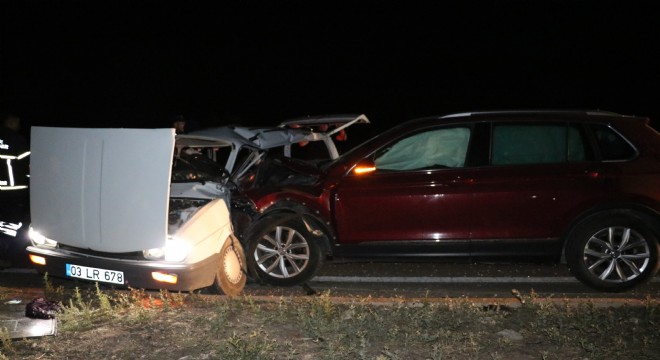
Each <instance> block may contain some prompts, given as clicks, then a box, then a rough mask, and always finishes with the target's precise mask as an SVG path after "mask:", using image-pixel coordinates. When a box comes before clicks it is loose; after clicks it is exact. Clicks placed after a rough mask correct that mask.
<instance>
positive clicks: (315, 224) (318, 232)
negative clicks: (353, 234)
mask: <svg viewBox="0 0 660 360" xmlns="http://www.w3.org/2000/svg"><path fill="white" fill-rule="evenodd" d="M318 213H319V212H318V211H316V212H315V211H313V210H312V209H310V208H309V207H308V206H306V205H304V204H300V203H298V202H294V201H282V202H278V203H275V204H273V205H272V206H270V207H268V209H266V210H265V211H263V212H262V213H259V214H258V215H257V216H255V217H254V218H253V219H252V222H251V224H250V226H249V228H248V229H247V230H246V231H245V233H246V236H245V238H246V239H248V238H250V236H251V235H252V234H253V233H254V232H255V231H259V230H260V228H261V226H262V225H263V224H264V221H267V219H272V218H274V217H278V216H284V218H283V220H284V219H293V218H300V219H302V221H303V223H304V224H305V226H306V227H307V230H308V231H309V232H310V233H311V234H313V235H315V237H316V238H317V239H318V240H319V242H320V244H321V247H322V249H323V252H324V253H325V254H326V257H330V256H332V244H333V243H334V238H335V234H334V232H333V231H332V229H331V227H330V226H328V224H326V222H324V220H323V219H322V218H321V217H320V216H319V215H318Z"/></svg>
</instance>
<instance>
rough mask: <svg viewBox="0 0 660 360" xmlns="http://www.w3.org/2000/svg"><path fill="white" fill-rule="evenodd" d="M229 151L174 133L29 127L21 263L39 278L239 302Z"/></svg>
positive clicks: (241, 268) (242, 277)
mask: <svg viewBox="0 0 660 360" xmlns="http://www.w3.org/2000/svg"><path fill="white" fill-rule="evenodd" d="M228 144H229V145H230V143H228V142H226V141H222V140H218V141H209V140H208V139H195V138H194V137H187V138H186V139H185V140H183V139H182V141H181V142H175V134H174V130H173V129H83V128H49V127H33V128H32V158H31V187H30V191H31V193H30V202H31V203H30V205H31V206H30V207H31V222H32V223H31V228H30V238H31V242H32V245H31V246H29V247H28V248H27V253H28V255H29V258H30V260H31V262H32V264H33V265H34V267H35V268H36V269H37V270H38V271H39V272H40V273H48V275H49V276H56V277H65V278H70V279H81V280H86V281H94V282H98V283H102V284H106V285H110V286H117V287H132V288H145V289H166V290H172V291H191V290H197V289H204V288H208V289H210V290H212V291H214V292H217V293H223V294H227V295H230V296H233V295H238V294H239V293H240V292H241V291H242V289H243V287H244V285H245V282H246V262H245V255H244V252H243V247H242V246H241V244H240V242H239V241H238V240H237V239H236V237H235V236H234V234H233V231H232V224H231V218H230V214H229V207H228V204H229V201H230V194H229V193H228V191H227V188H226V186H225V182H226V181H227V176H226V171H225V170H224V167H223V166H220V165H218V164H217V163H215V162H212V161H208V158H206V157H201V156H199V154H198V152H199V151H200V150H201V149H204V148H207V147H208V148H214V147H222V146H227V145H228Z"/></svg>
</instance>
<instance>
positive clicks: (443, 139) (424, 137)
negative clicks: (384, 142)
mask: <svg viewBox="0 0 660 360" xmlns="http://www.w3.org/2000/svg"><path fill="white" fill-rule="evenodd" d="M469 142H470V128H467V127H455V128H444V129H436V130H432V131H426V132H422V133H417V134H414V135H412V136H409V137H406V138H404V139H402V140H399V141H398V142H396V143H394V144H393V145H392V146H389V147H387V148H386V149H385V150H383V151H382V152H381V153H380V154H379V155H377V156H376V158H375V160H374V162H375V164H376V168H378V169H379V170H398V171H401V170H419V169H433V168H456V167H463V166H464V165H465V157H466V155H467V149H468V144H469Z"/></svg>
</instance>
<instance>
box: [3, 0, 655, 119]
mask: <svg viewBox="0 0 660 360" xmlns="http://www.w3.org/2000/svg"><path fill="white" fill-rule="evenodd" d="M411 3H412V4H415V5H411ZM204 4H207V3H206V2H191V1H188V2H183V1H182V2H166V1H132V2H128V1H119V2H117V1H113V2H103V1H6V0H1V1H0V111H11V112H15V113H18V114H19V115H20V116H21V117H22V118H23V120H24V122H25V125H26V126H25V127H24V130H26V129H29V126H30V125H48V126H90V127H168V126H170V119H171V117H172V116H173V115H175V114H183V115H184V116H185V117H186V118H187V119H188V120H190V121H192V122H193V126H197V127H204V126H213V125H223V124H230V123H239V124H244V125H276V124H278V123H279V122H281V121H282V120H284V119H287V118H292V117H300V116H305V115H320V114H332V113H365V114H367V116H368V117H369V118H370V119H371V121H372V123H373V128H374V129H376V131H379V130H382V129H384V128H387V127H389V126H391V125H392V124H394V123H398V122H401V121H405V120H408V119H411V118H415V117H420V116H427V115H444V114H448V113H452V112H461V111H477V110H502V109H531V108H542V109H559V108H562V109H603V110H610V111H614V112H619V113H623V114H629V115H640V116H648V117H651V118H652V121H653V123H654V126H655V127H656V128H657V127H658V126H657V125H658V124H657V123H658V122H660V111H659V109H660V56H659V55H658V53H660V26H659V25H658V24H660V13H659V12H657V11H653V10H652V6H651V5H652V2H649V3H648V4H647V3H638V2H603V1H590V2H589V1H489V2H472V1H457V2H456V4H455V5H451V6H449V5H446V4H445V2H444V1H435V2H433V1H392V3H391V4H390V2H384V1H365V2H359V1H354V2H341V1H306V2H304V1H271V2H266V1H263V2H258V1H218V2H217V5H213V6H211V5H204ZM26 131H27V130H26Z"/></svg>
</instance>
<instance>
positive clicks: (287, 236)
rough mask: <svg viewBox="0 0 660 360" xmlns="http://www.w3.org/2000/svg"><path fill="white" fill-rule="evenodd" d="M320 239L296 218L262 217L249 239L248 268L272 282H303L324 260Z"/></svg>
mask: <svg viewBox="0 0 660 360" xmlns="http://www.w3.org/2000/svg"><path fill="white" fill-rule="evenodd" d="M319 241H321V240H320V239H318V238H317V237H316V236H314V235H312V234H311V233H310V232H309V231H308V230H307V227H306V226H305V224H304V223H303V221H302V220H301V219H299V218H291V217H278V216H275V217H271V218H268V219H264V220H263V223H262V224H261V226H259V227H258V230H257V231H255V232H254V236H252V237H251V238H250V240H249V250H248V266H249V268H250V272H251V273H252V274H253V275H255V277H256V278H258V279H259V280H261V281H263V282H265V283H268V284H272V285H280V286H291V285H298V284H302V283H304V282H305V281H307V280H309V279H310V278H312V277H313V276H314V274H315V273H316V271H317V270H318V269H319V268H320V267H321V266H322V264H323V256H322V250H321V246H320V244H319Z"/></svg>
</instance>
